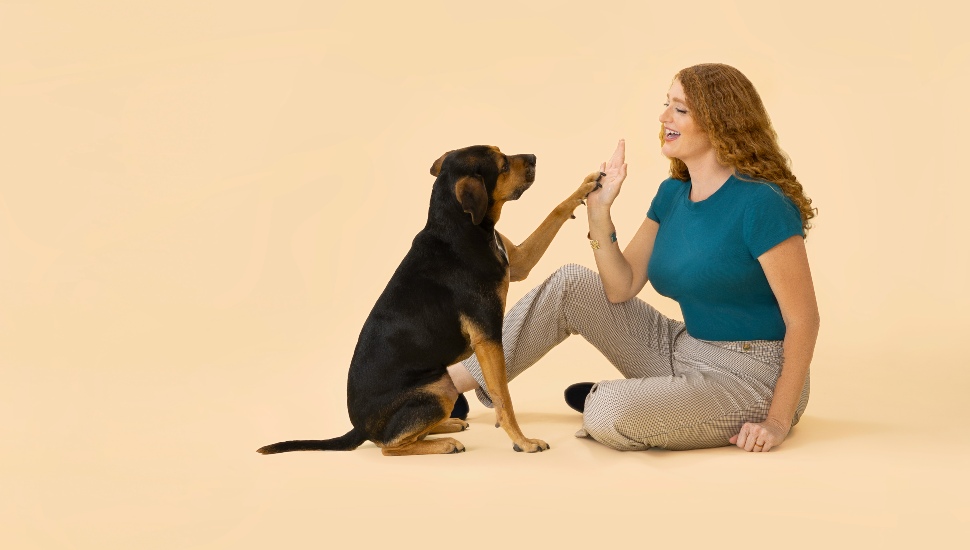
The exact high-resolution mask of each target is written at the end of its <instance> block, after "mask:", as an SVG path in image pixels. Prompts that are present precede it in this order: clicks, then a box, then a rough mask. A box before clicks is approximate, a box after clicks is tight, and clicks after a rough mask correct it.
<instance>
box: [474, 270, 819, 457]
mask: <svg viewBox="0 0 970 550" xmlns="http://www.w3.org/2000/svg"><path fill="white" fill-rule="evenodd" d="M571 334H580V335H582V336H583V338H585V339H586V340H587V341H588V342H589V343H591V344H593V346H595V347H596V349H598V350H599V351H600V352H601V353H602V354H603V355H604V356H606V358H607V359H608V360H609V361H610V362H611V363H612V364H613V365H614V366H615V367H616V368H617V370H619V371H620V373H621V374H622V375H623V376H624V379H621V380H604V381H601V382H599V383H598V384H596V385H594V386H593V389H592V391H590V393H589V396H587V398H586V406H585V412H584V413H583V429H581V430H580V431H579V432H577V434H576V436H577V437H591V438H593V439H595V440H596V441H599V442H600V443H602V444H604V445H607V446H609V447H612V448H614V449H619V450H644V449H648V448H650V447H661V448H664V449H671V450H685V449H701V448H707V447H720V446H724V445H729V444H730V443H729V442H728V439H729V438H730V437H731V436H733V435H735V434H737V433H738V431H739V430H740V429H741V426H742V425H743V424H744V423H745V422H761V421H763V420H764V419H765V418H766V417H767V416H768V408H769V406H770V405H771V397H772V392H773V390H774V387H775V381H776V380H777V379H778V376H779V374H780V373H781V363H782V342H781V341H779V340H753V341H746V342H721V341H718V342H713V341H704V340H698V339H696V338H693V337H692V336H690V335H689V334H687V331H686V329H685V327H684V323H682V322H680V321H676V320H673V319H670V318H667V317H665V316H664V315H662V314H661V313H660V312H658V311H657V310H656V309H654V308H653V307H652V306H650V305H649V304H647V303H646V302H644V301H642V300H640V299H638V298H633V299H631V300H628V301H626V302H623V303H621V304H612V303H610V302H609V301H608V300H607V299H606V293H605V291H604V290H603V283H602V281H601V280H600V277H599V275H598V274H597V273H596V272H594V271H592V270H590V269H588V268H586V267H583V266H580V265H576V264H568V265H565V266H563V267H561V268H560V269H559V270H557V271H556V272H555V273H553V274H552V275H551V276H550V277H549V278H548V279H546V280H545V281H544V282H543V283H542V284H540V285H539V286H537V287H536V288H534V289H532V290H531V291H530V292H529V293H528V294H526V295H525V296H524V297H523V298H522V299H521V300H519V302H518V303H516V304H515V306H513V307H512V309H511V310H509V312H508V315H506V317H505V323H504V326H503V333H502V343H503V347H504V349H505V363H506V369H507V372H508V378H509V380H510V381H511V380H512V379H513V378H515V377H516V376H518V375H519V374H521V373H522V372H523V371H525V370H526V369H527V368H529V367H530V366H532V365H533V364H534V363H536V362H537V361H538V360H539V359H540V358H541V357H542V356H543V355H545V354H546V353H547V352H548V351H549V350H551V349H552V348H553V347H554V346H556V345H557V344H559V343H560V342H562V341H563V340H565V339H566V338H567V337H568V336H569V335H571ZM463 365H464V366H465V368H466V369H467V370H468V372H469V373H470V374H471V375H472V377H474V378H475V380H477V381H478V385H479V389H478V390H476V394H477V395H478V398H479V400H481V402H482V403H483V404H485V406H487V407H491V406H492V401H491V398H490V397H489V395H488V392H487V391H485V390H484V389H482V388H485V387H486V385H485V378H484V377H483V376H482V371H481V367H480V366H479V364H478V360H477V358H476V357H475V356H474V355H472V356H471V357H470V358H469V359H466V360H465V361H464V362H463ZM808 395H809V381H808V377H806V379H805V386H804V388H803V389H802V395H801V399H800V401H799V403H798V408H797V410H796V412H795V415H794V417H793V418H792V425H795V424H796V423H797V422H798V419H799V418H800V417H801V415H802V413H803V412H804V411H805V407H806V405H807V404H808Z"/></svg>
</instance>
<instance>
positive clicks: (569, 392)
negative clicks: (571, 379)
mask: <svg viewBox="0 0 970 550" xmlns="http://www.w3.org/2000/svg"><path fill="white" fill-rule="evenodd" d="M594 385H595V384H594V383H593V382H579V383H577V384H573V385H572V386H569V387H568V388H566V391H565V392H563V396H564V397H565V398H566V404H567V405H569V407H570V408H571V409H573V410H574V411H578V412H583V409H585V408H586V396H587V395H589V391H590V390H591V389H593V386H594Z"/></svg>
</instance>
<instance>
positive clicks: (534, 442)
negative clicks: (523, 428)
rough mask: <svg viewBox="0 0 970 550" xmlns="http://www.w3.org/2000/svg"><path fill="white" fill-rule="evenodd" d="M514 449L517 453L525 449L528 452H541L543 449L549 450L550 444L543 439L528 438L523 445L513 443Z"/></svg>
mask: <svg viewBox="0 0 970 550" xmlns="http://www.w3.org/2000/svg"><path fill="white" fill-rule="evenodd" d="M512 450H514V451H515V452H517V453H521V452H523V451H524V452H527V453H541V452H542V451H548V450H549V444H548V443H546V442H545V441H543V440H541V439H526V440H524V441H523V444H522V445H519V444H518V443H513V444H512Z"/></svg>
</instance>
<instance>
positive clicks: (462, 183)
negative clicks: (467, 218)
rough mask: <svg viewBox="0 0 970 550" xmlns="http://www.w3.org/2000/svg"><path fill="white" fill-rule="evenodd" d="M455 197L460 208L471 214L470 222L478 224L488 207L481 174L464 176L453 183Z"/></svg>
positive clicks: (486, 193)
mask: <svg viewBox="0 0 970 550" xmlns="http://www.w3.org/2000/svg"><path fill="white" fill-rule="evenodd" d="M455 198H457V199H458V202H459V203H461V209H462V210H464V211H465V212H466V213H468V214H471V216H472V223H474V224H475V225H478V224H480V223H482V219H483V218H484V217H485V211H486V210H487V209H488V192H487V191H485V182H484V181H482V178H481V176H465V177H463V178H461V179H460V180H458V183H456V184H455Z"/></svg>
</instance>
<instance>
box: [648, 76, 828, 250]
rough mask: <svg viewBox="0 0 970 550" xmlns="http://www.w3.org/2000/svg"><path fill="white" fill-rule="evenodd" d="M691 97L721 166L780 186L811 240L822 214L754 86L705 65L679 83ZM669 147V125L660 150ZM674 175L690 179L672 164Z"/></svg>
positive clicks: (678, 165) (674, 161)
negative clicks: (666, 140)
mask: <svg viewBox="0 0 970 550" xmlns="http://www.w3.org/2000/svg"><path fill="white" fill-rule="evenodd" d="M674 79H675V80H679V81H680V85H681V86H683V88H684V94H685V95H686V96H687V98H686V99H687V106H688V107H689V108H690V109H691V114H692V116H693V117H694V120H695V121H696V122H697V123H698V124H699V125H700V127H701V129H702V130H704V131H706V132H707V136H708V138H710V140H711V143H712V144H713V145H714V153H715V154H716V155H717V160H718V162H720V163H721V164H725V165H727V166H731V167H733V168H734V171H735V172H736V173H737V174H738V175H739V176H741V177H742V178H744V179H749V178H750V179H751V180H754V181H757V180H762V181H768V182H771V183H774V184H776V185H778V187H780V188H781V190H782V191H783V192H784V193H785V195H786V196H787V197H788V198H790V199H791V200H792V201H793V202H794V203H795V205H796V206H797V207H798V210H799V211H800V212H801V215H802V228H803V229H804V230H805V234H806V235H807V234H808V230H809V229H811V227H812V224H811V223H810V220H811V219H812V218H814V217H815V214H816V213H817V211H818V209H817V208H813V207H812V199H810V198H808V197H806V196H805V192H804V191H803V190H802V184H801V183H798V180H797V179H796V178H795V174H793V173H792V171H791V159H790V158H789V157H788V155H786V154H785V152H784V151H782V150H781V147H779V146H778V134H777V133H775V129H774V128H773V127H772V126H771V120H770V119H769V118H768V111H766V110H765V106H764V103H762V102H761V96H759V95H758V92H757V91H756V90H755V89H754V85H753V84H751V81H750V80H748V79H747V77H745V76H744V75H743V74H741V71H739V70H737V69H735V68H734V67H731V66H729V65H723V64H720V63H704V64H701V65H694V66H693V67H687V68H686V69H682V70H681V71H680V72H678V73H677V75H676V76H675V77H674ZM663 143H664V129H663V124H661V125H660V144H661V145H663ZM670 175H671V177H674V178H677V179H679V180H681V181H687V180H689V179H690V173H689V172H688V171H687V165H686V164H684V163H683V162H682V161H680V160H678V159H675V158H672V159H670Z"/></svg>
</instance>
